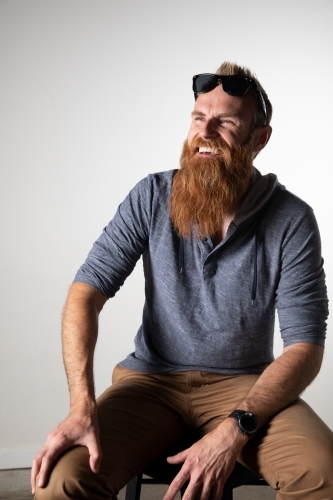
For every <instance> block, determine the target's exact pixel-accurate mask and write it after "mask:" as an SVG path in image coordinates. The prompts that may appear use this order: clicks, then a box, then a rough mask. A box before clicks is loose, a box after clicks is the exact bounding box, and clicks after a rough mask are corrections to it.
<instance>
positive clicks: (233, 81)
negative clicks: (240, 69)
mask: <svg viewBox="0 0 333 500" xmlns="http://www.w3.org/2000/svg"><path fill="white" fill-rule="evenodd" d="M250 85H251V81H250V80H249V79H248V78H246V77H242V76H228V77H226V78H225V79H224V82H223V88H224V91H225V92H227V94H230V95H236V96H241V95H244V94H245V92H246V91H247V90H248V88H249V86H250Z"/></svg>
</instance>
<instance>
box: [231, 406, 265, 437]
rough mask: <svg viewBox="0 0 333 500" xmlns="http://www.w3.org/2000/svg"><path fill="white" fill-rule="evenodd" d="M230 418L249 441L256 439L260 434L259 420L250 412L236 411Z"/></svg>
mask: <svg viewBox="0 0 333 500" xmlns="http://www.w3.org/2000/svg"><path fill="white" fill-rule="evenodd" d="M228 418H229V419H233V420H234V421H235V423H236V425H237V428H238V431H239V432H240V433H241V434H243V435H244V436H247V437H248V438H249V439H251V438H252V437H254V436H255V435H256V433H257V432H258V421H257V418H256V416H255V415H254V414H253V413H251V412H249V411H245V410H234V411H233V412H232V413H230V415H229V416H228Z"/></svg>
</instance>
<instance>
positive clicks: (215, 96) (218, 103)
mask: <svg viewBox="0 0 333 500" xmlns="http://www.w3.org/2000/svg"><path fill="white" fill-rule="evenodd" d="M194 111H199V112H200V113H204V114H205V115H208V116H211V117H214V116H218V115H221V114H231V115H234V116H238V117H239V118H240V119H241V120H242V121H252V119H253V116H254V111H255V102H254V99H253V97H252V96H251V94H245V95H244V96H241V97H237V96H231V95H229V94H227V93H226V92H224V90H223V88H222V85H218V86H217V87H215V89H213V90H211V91H210V92H207V93H206V94H200V95H199V96H198V98H197V100H196V101H195V105H194Z"/></svg>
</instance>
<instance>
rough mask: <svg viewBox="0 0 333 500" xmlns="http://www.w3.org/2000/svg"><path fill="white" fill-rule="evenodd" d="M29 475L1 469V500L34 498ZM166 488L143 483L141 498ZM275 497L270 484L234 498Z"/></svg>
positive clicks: (158, 498) (155, 496)
mask: <svg viewBox="0 0 333 500" xmlns="http://www.w3.org/2000/svg"><path fill="white" fill-rule="evenodd" d="M29 477H30V469H13V470H0V500H14V499H15V500H32V495H31V490H30V484H29ZM165 490H166V487H165V486H163V485H143V486H142V491H141V500H162V498H163V494H164V492H165ZM118 499H119V500H124V499H125V490H121V492H120V493H119V496H118ZM274 499H275V491H274V490H273V489H271V488H269V487H268V486H246V487H245V486H242V487H241V488H237V489H235V490H234V500H274ZM92 500H93V499H92Z"/></svg>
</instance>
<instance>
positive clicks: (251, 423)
mask: <svg viewBox="0 0 333 500" xmlns="http://www.w3.org/2000/svg"><path fill="white" fill-rule="evenodd" d="M239 425H240V426H241V428H242V429H243V430H244V431H245V432H249V433H251V432H255V431H256V430H257V425H258V424H257V419H256V417H255V416H254V415H253V414H252V413H247V412H246V413H243V414H242V415H240V416H239Z"/></svg>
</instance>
